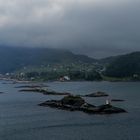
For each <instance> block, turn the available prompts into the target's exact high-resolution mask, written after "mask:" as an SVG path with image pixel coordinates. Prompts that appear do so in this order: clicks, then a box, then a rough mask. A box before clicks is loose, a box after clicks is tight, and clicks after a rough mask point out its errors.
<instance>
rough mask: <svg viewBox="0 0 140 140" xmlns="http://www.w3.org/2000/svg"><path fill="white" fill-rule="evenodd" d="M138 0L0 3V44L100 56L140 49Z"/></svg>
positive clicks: (29, 0) (57, 0) (43, 0)
mask: <svg viewBox="0 0 140 140" xmlns="http://www.w3.org/2000/svg"><path fill="white" fill-rule="evenodd" d="M139 6H140V2H139V1H138V0H133V1H132V0H118V1H112V0H106V1H104V0H70V1H67V0H39V1H38V0H24V1H23V0H13V1H11V0H5V1H3V0H0V42H1V44H4V45H12V46H13V45H14V46H33V47H54V48H65V49H70V50H72V51H74V52H76V53H84V54H87V55H89V56H93V57H94V56H95V57H104V56H109V55H116V54H120V53H125V52H131V51H136V50H140V49H139V48H140V47H139V44H140V39H139V36H140V28H139V25H140V18H139V13H140V8H139Z"/></svg>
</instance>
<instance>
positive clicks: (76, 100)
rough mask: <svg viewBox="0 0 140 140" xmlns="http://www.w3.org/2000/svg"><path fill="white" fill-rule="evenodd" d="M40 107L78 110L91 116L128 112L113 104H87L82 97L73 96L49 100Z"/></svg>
mask: <svg viewBox="0 0 140 140" xmlns="http://www.w3.org/2000/svg"><path fill="white" fill-rule="evenodd" d="M39 105H40V106H49V107H52V108H57V109H63V110H69V111H76V110H78V111H83V112H85V113H90V114H112V113H123V112H126V111H125V110H124V109H122V108H118V107H115V106H112V105H111V104H105V105H100V106H95V105H92V104H89V103H87V102H85V100H84V99H83V98H81V97H80V96H72V95H69V96H65V97H64V98H63V99H61V100H49V101H46V102H44V103H41V104H39Z"/></svg>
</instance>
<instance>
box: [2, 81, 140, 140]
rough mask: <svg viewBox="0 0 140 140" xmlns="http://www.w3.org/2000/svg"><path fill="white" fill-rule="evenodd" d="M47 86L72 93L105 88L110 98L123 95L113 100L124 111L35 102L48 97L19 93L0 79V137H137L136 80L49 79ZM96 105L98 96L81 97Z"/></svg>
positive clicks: (139, 86) (139, 96) (139, 104)
mask: <svg viewBox="0 0 140 140" xmlns="http://www.w3.org/2000/svg"><path fill="white" fill-rule="evenodd" d="M46 84H47V85H48V86H49V89H53V90H55V91H66V92H71V93H74V94H89V93H92V92H95V91H105V92H107V93H108V94H110V97H109V98H110V99H111V98H115V99H124V100H126V101H125V102H117V103H113V104H114V105H116V106H118V107H122V108H124V109H126V110H127V111H128V113H122V114H113V115H89V114H85V113H83V112H79V111H76V112H69V111H64V110H58V109H52V108H49V107H41V106H38V104H39V103H41V102H43V101H46V100H48V99H61V98H62V97H60V96H47V95H42V94H40V93H27V92H26V93H22V92H18V90H19V89H17V88H15V86H19V85H21V84H11V83H9V82H7V84H3V81H0V91H2V92H4V93H3V94H0V140H139V139H140V132H139V130H140V83H139V82H114V83H113V82H50V83H46ZM85 99H86V100H87V101H88V102H90V103H92V104H95V105H99V104H103V103H104V102H105V99H106V98H104V97H101V98H85Z"/></svg>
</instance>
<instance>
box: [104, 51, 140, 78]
mask: <svg viewBox="0 0 140 140" xmlns="http://www.w3.org/2000/svg"><path fill="white" fill-rule="evenodd" d="M105 75H107V76H110V77H120V78H121V77H133V76H136V77H137V76H139V75H140V52H133V53H130V54H126V55H121V56H119V57H117V58H116V59H114V60H113V61H112V62H111V63H110V64H109V65H108V66H107V67H106V71H105Z"/></svg>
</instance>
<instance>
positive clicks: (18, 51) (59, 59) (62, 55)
mask: <svg viewBox="0 0 140 140" xmlns="http://www.w3.org/2000/svg"><path fill="white" fill-rule="evenodd" d="M95 61H96V60H95V59H93V58H89V57H88V56H85V55H76V54H73V53H72V52H70V51H67V50H62V49H50V48H24V47H1V46H0V73H6V72H13V71H15V70H18V69H20V68H23V67H26V66H41V65H44V66H45V65H48V64H57V63H93V62H95Z"/></svg>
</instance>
